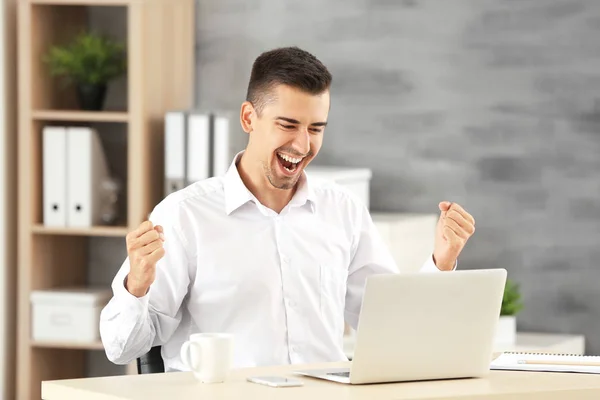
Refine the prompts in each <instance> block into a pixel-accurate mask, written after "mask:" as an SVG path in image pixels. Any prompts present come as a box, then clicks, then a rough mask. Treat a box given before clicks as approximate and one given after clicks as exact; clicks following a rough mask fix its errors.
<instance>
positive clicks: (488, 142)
mask: <svg viewBox="0 0 600 400" xmlns="http://www.w3.org/2000/svg"><path fill="white" fill-rule="evenodd" d="M93 17H94V18H93V19H92V20H93V21H95V22H96V24H98V25H101V26H105V25H108V26H110V24H115V22H111V21H114V20H115V18H114V17H112V16H111V14H110V12H106V11H94V13H93ZM116 20H117V21H120V20H119V19H118V18H116ZM197 23H198V25H197V30H196V37H197V83H196V84H197V90H196V92H197V102H198V105H199V106H200V107H206V108H220V109H229V110H233V111H235V112H237V111H238V110H239V106H240V103H241V101H243V99H244V96H245V91H246V85H247V80H248V77H249V73H250V66H251V64H252V62H253V60H254V58H255V57H256V56H257V55H258V54H259V53H260V52H261V51H264V50H267V49H270V48H273V47H278V46H285V45H298V46H300V47H303V48H305V49H307V50H309V51H311V52H313V53H314V54H315V55H317V56H318V57H319V58H320V59H322V60H323V61H324V62H325V63H326V64H327V65H328V66H329V67H330V69H331V71H332V73H333V76H334V85H333V91H332V101H333V103H332V109H331V114H330V121H329V122H330V125H329V126H328V128H327V132H326V139H325V143H324V148H323V149H322V151H321V154H320V155H319V158H318V159H317V160H316V161H315V163H321V164H336V165H347V166H361V167H362V166H366V167H369V168H372V169H373V172H374V177H373V181H372V193H371V196H372V209H373V210H381V211H402V212H435V211H436V210H437V203H438V201H439V200H442V199H449V200H452V201H457V202H459V203H461V204H462V205H464V206H465V207H466V208H467V209H468V210H469V211H470V212H471V213H472V214H473V215H474V216H475V218H476V219H477V232H476V234H475V236H474V237H473V238H472V239H471V241H470V242H469V244H468V245H467V247H466V248H465V250H464V253H463V256H462V257H461V260H460V267H461V268H467V269H472V268H497V267H503V268H506V269H507V270H508V271H509V277H510V278H512V279H514V280H516V281H517V282H519V283H520V284H521V286H522V289H523V295H524V300H525V302H526V308H525V309H524V311H523V312H522V313H521V314H520V315H519V317H518V326H519V329H521V330H527V331H542V332H564V333H578V334H579V333H581V334H585V335H586V339H587V350H588V352H589V353H594V354H598V353H600V318H599V316H600V291H599V290H598V289H597V287H598V284H597V282H598V281H599V280H600V270H599V269H598V266H597V264H598V260H600V246H598V244H600V183H599V180H600V157H599V156H598V154H600V73H599V72H598V69H599V68H600V40H598V37H599V36H600V2H598V1H596V0H521V1H509V0H506V1H497V0H369V1H364V0H344V1H341V0H328V1H323V0H305V1H302V2H282V1H277V0H261V1H259V0H245V1H242V2H240V1H233V0H219V1H213V0H198V10H197ZM118 24H119V27H120V26H122V21H121V22H118ZM117 29H119V28H117ZM117 93H118V91H117ZM118 103H119V96H113V98H112V100H111V104H118ZM245 141H246V137H245V135H244V134H243V133H242V132H241V130H240V131H239V135H237V136H236V139H235V141H234V144H233V148H232V151H236V150H239V149H241V148H243V146H244V145H245ZM110 143H112V144H113V145H115V146H119V145H121V146H122V144H119V143H118V142H110ZM115 168H117V170H120V169H122V168H121V167H120V166H119V163H115ZM124 254H125V253H124V242H122V241H120V240H119V239H93V240H92V241H91V244H90V264H89V270H90V281H91V282H93V283H102V282H106V283H108V282H110V279H112V276H114V273H115V272H116V270H117V269H118V267H119V266H120V264H121V262H122V257H123V256H124ZM90 360H91V361H90V374H92V375H102V374H108V373H115V371H117V372H118V371H120V370H114V369H113V370H111V369H110V368H111V367H110V366H109V365H106V361H105V360H104V358H103V357H102V354H100V353H97V352H96V353H91V356H90ZM111 371H112V372H111Z"/></svg>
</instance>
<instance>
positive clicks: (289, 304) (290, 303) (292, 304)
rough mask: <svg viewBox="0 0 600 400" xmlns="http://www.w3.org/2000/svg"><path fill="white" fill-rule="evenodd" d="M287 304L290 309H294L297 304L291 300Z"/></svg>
mask: <svg viewBox="0 0 600 400" xmlns="http://www.w3.org/2000/svg"><path fill="white" fill-rule="evenodd" d="M287 303H288V306H290V307H294V306H295V305H296V302H295V301H294V300H290V299H288V301H287Z"/></svg>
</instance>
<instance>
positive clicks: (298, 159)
mask: <svg viewBox="0 0 600 400" xmlns="http://www.w3.org/2000/svg"><path fill="white" fill-rule="evenodd" d="M277 154H278V155H279V157H281V158H283V159H284V160H285V161H288V162H291V163H293V164H298V163H299V162H300V161H302V159H301V158H294V157H290V156H287V155H285V154H281V153H277Z"/></svg>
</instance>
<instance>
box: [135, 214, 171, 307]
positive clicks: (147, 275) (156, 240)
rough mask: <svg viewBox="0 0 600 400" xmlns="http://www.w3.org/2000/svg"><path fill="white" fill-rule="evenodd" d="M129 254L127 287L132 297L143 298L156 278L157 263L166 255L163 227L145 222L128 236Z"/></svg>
mask: <svg viewBox="0 0 600 400" xmlns="http://www.w3.org/2000/svg"><path fill="white" fill-rule="evenodd" d="M126 241H127V254H128V256H129V264H130V270H129V274H128V275H127V279H126V283H125V287H126V288H127V290H128V291H129V293H131V294H132V295H134V296H136V297H142V296H144V295H145V294H146V293H147V292H148V289H149V288H150V285H151V284H152V282H154V278H155V276H156V263H157V262H158V260H160V259H161V258H162V257H163V256H164V255H165V249H164V247H163V242H164V235H163V229H162V226H160V225H157V226H153V225H152V222H150V221H144V222H142V223H141V224H140V226H139V227H138V228H137V229H136V230H134V231H131V232H129V233H128V234H127V237H126Z"/></svg>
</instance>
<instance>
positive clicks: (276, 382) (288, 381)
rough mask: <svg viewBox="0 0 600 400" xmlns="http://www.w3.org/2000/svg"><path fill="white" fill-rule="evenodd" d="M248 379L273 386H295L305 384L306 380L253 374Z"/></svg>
mask: <svg viewBox="0 0 600 400" xmlns="http://www.w3.org/2000/svg"><path fill="white" fill-rule="evenodd" d="M248 381H249V382H254V383H258V384H261V385H267V386H271V387H294V386H303V385H304V382H302V381H301V380H299V379H294V378H287V377H285V376H251V377H249V378H248Z"/></svg>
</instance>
